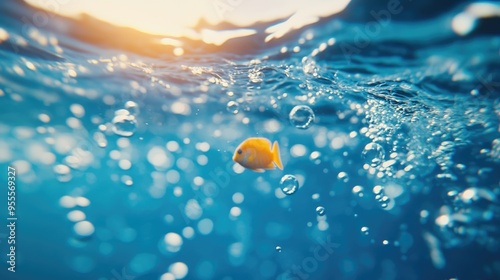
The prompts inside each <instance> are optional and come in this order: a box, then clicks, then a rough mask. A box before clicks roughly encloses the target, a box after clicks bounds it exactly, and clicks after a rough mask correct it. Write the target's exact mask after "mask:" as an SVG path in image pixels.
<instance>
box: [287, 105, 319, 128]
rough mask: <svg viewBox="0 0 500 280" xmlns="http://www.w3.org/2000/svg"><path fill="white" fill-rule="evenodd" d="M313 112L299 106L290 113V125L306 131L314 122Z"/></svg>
mask: <svg viewBox="0 0 500 280" xmlns="http://www.w3.org/2000/svg"><path fill="white" fill-rule="evenodd" d="M314 117H315V116H314V112H313V110H312V109H311V108H309V106H305V105H299V106H295V107H293V109H292V111H290V115H289V119H290V123H291V124H292V125H293V126H295V127H296V128H300V129H307V128H309V126H311V123H312V122H314Z"/></svg>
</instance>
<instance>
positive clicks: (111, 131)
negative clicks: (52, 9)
mask: <svg viewBox="0 0 500 280" xmlns="http://www.w3.org/2000/svg"><path fill="white" fill-rule="evenodd" d="M365 2H366V3H367V2H368V1H353V2H352V3H350V6H348V7H347V9H346V10H345V11H344V12H343V13H340V14H339V16H338V17H337V16H332V17H330V18H326V19H323V20H321V21H318V22H317V23H315V24H312V25H308V26H305V27H303V28H301V29H299V30H295V31H294V32H292V33H291V34H290V35H288V36H284V37H282V38H281V39H280V40H273V41H272V42H270V43H269V44H266V43H261V44H260V45H258V46H257V47H252V48H247V49H245V48H244V46H241V48H242V49H240V50H239V51H238V52H231V51H230V50H228V49H224V48H223V47H221V48H219V49H217V48H215V49H214V48H209V47H207V46H205V47H204V46H198V47H197V48H195V47H192V48H185V49H184V50H182V51H180V50H176V51H175V54H174V53H173V52H172V51H171V50H169V51H165V52H157V50H158V49H154V48H153V50H154V52H153V51H150V49H148V48H151V45H147V46H145V47H144V48H141V49H140V50H138V49H137V47H136V46H135V45H134V46H132V44H131V45H130V46H129V45H123V46H122V45H112V46H110V45H106V44H104V43H103V44H98V43H95V42H94V41H92V40H90V39H88V38H90V37H92V36H94V37H95V36H97V37H98V36H99V34H100V33H98V31H99V30H96V29H91V28H88V29H87V26H85V25H83V24H82V25H81V26H79V29H76V30H74V28H75V27H78V25H76V26H75V25H72V27H71V28H72V29H71V30H70V31H71V32H69V31H68V30H69V29H65V26H67V25H65V24H64V23H65V21H66V20H67V19H65V18H63V17H60V16H56V15H50V16H48V15H49V14H48V13H46V15H47V17H46V18H47V19H48V21H47V23H46V24H45V22H43V21H42V18H40V19H35V20H33V19H32V18H33V14H34V13H36V11H38V10H36V9H34V8H31V7H30V6H27V5H25V4H22V3H20V2H17V1H2V3H1V4H0V14H1V17H0V105H1V108H0V170H1V172H0V178H1V180H0V181H1V189H0V193H1V195H0V197H1V201H2V203H1V204H0V213H1V215H0V217H2V223H6V224H8V223H7V217H8V212H7V183H6V182H7V171H6V170H7V169H8V167H9V166H11V167H14V168H15V169H16V173H17V174H16V180H17V181H16V186H17V188H16V215H17V218H18V219H17V221H16V231H15V234H16V250H15V254H16V258H15V262H16V263H15V268H16V272H15V273H13V272H11V271H9V270H7V268H8V267H10V264H9V262H8V261H9V260H10V256H8V255H7V254H9V252H10V251H9V248H10V247H9V246H10V245H9V244H8V240H9V239H8V236H9V232H8V231H7V229H8V228H7V227H6V226H5V225H2V227H1V228H2V230H1V231H0V234H1V235H0V249H1V257H0V259H1V260H2V265H1V270H0V279H100V280H104V279H161V280H167V279H207V280H208V279H225V280H230V279H235V280H236V279H461V280H462V279H499V278H500V260H499V258H498V256H499V250H500V204H499V195H500V186H499V178H500V176H499V173H498V172H500V132H499V119H500V95H499V94H500V36H498V30H496V31H495V27H496V28H498V15H499V14H500V13H498V10H499V9H500V7H499V6H498V5H497V4H495V3H479V4H480V5H489V6H487V7H488V9H487V10H488V11H490V12H489V13H482V14H481V13H478V12H477V11H483V12H484V9H483V8H484V6H477V5H478V3H475V4H473V3H469V2H467V1H465V2H457V3H456V5H448V4H449V3H451V2H452V1H445V2H446V5H448V6H446V7H433V5H435V4H432V2H430V1H423V2H422V3H426V5H428V7H427V8H426V9H432V10H433V13H428V14H426V13H424V12H422V11H421V10H418V9H417V8H412V7H413V6H412V4H411V3H412V1H405V2H404V4H403V6H402V7H404V8H402V10H401V11H400V12H399V13H398V15H397V16H396V15H394V16H393V17H392V18H389V19H387V20H384V19H380V20H379V21H377V20H376V19H375V17H374V15H373V14H370V9H371V10H373V11H375V12H378V11H382V10H384V9H387V2H388V1H374V2H370V3H371V4H370V5H368V4H367V5H368V6H366V7H365V8H364V10H366V13H362V12H360V11H358V10H357V9H358V8H359V9H362V8H363V7H364V6H363V4H364V3H365ZM414 2H415V1H414ZM356 5H358V6H356ZM414 5H417V4H414ZM421 5H423V4H421ZM443 5H445V4H443ZM471 5H472V6H471ZM473 5H476V6H473ZM419 7H420V6H419ZM471 7H472V8H471ZM478 7H479V8H478ZM481 7H483V8H481ZM356 11H357V12H358V13H356ZM418 11H420V12H418ZM360 13H361V14H366V15H367V16H366V17H364V18H363V17H362V16H360ZM495 13H496V15H495ZM485 14H486V16H484V15H485ZM375 15H377V13H375ZM424 15H425V16H424ZM482 16H484V18H483V17H482ZM37 22H38V24H37ZM42 23H44V24H42ZM106 28H112V27H109V26H108V27H106ZM104 29H105V28H103V30H102V32H105V31H104ZM492 30H493V32H492ZM96 32H97V33H96ZM96 34H97V35H96ZM103 34H104V33H103ZM91 35H92V36H91ZM103 36H104V35H103ZM94 37H92V38H94ZM136 43H137V42H134V44H136ZM152 53H156V54H155V55H152ZM248 137H266V138H268V139H270V140H271V141H273V142H274V141H278V142H279V145H280V150H281V157H282V161H283V165H284V169H283V170H279V169H276V170H270V171H266V172H264V173H256V172H252V171H250V170H245V169H244V168H242V167H241V166H239V165H238V164H236V163H235V162H233V161H232V155H233V153H234V150H235V148H236V147H237V146H238V145H239V143H241V142H242V141H243V140H244V139H246V138H248Z"/></svg>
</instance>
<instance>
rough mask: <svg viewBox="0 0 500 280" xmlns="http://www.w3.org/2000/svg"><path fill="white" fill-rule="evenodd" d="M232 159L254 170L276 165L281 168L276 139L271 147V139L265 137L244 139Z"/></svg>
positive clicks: (258, 170) (262, 169) (261, 170)
mask: <svg viewBox="0 0 500 280" xmlns="http://www.w3.org/2000/svg"><path fill="white" fill-rule="evenodd" d="M233 160H234V161H235V162H237V163H239V164H240V165H242V166H243V167H245V168H248V169H251V170H253V171H255V172H264V169H275V168H276V166H277V167H278V168H279V169H281V170H283V164H282V163H281V158H280V148H279V147H278V141H274V144H273V147H272V148H271V141H269V139H267V138H262V137H251V138H248V139H246V140H245V141H243V142H242V143H241V144H240V145H239V146H238V148H236V151H234V155H233Z"/></svg>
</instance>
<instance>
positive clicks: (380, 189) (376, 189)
mask: <svg viewBox="0 0 500 280" xmlns="http://www.w3.org/2000/svg"><path fill="white" fill-rule="evenodd" d="M383 191H384V187H382V186H379V185H377V186H375V187H373V193H374V194H376V195H379V194H381V193H382V192H383Z"/></svg>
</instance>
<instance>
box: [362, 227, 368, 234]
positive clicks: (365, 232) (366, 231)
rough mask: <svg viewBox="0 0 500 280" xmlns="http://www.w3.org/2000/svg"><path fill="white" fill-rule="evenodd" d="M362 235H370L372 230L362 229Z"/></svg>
mask: <svg viewBox="0 0 500 280" xmlns="http://www.w3.org/2000/svg"><path fill="white" fill-rule="evenodd" d="M361 233H363V234H364V235H368V234H370V229H369V228H368V227H361Z"/></svg>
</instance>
